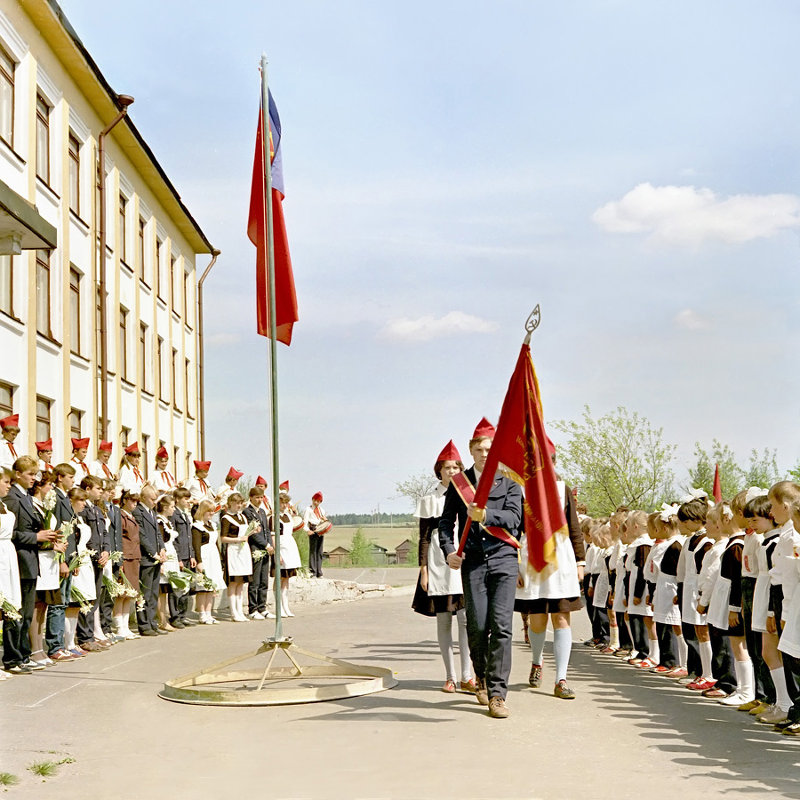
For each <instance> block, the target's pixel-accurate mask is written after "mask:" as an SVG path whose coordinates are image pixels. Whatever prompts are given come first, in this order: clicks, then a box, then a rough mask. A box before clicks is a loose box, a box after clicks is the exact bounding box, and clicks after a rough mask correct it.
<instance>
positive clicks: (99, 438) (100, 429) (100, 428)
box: [95, 417, 109, 442]
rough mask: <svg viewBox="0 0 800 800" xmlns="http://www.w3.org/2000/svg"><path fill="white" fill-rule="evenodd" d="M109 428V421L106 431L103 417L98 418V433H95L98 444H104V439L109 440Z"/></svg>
mask: <svg viewBox="0 0 800 800" xmlns="http://www.w3.org/2000/svg"><path fill="white" fill-rule="evenodd" d="M108 427H109V421H108V420H106V429H105V431H104V430H103V420H102V418H101V417H98V418H97V432H96V433H95V436H97V441H98V442H102V441H103V439H106V438H107V434H108Z"/></svg>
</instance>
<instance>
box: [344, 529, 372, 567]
mask: <svg viewBox="0 0 800 800" xmlns="http://www.w3.org/2000/svg"><path fill="white" fill-rule="evenodd" d="M350 564H351V566H353V567H371V566H374V564H375V559H374V558H373V557H372V542H370V540H369V539H367V537H366V536H365V534H364V530H363V528H360V527H359V528H356V532H355V533H354V534H353V539H352V541H351V542H350Z"/></svg>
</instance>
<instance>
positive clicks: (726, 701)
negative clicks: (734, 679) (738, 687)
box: [717, 692, 749, 708]
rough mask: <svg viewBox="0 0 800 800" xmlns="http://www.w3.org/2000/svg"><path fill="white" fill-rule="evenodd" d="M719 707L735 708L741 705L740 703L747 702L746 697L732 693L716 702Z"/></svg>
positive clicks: (739, 693) (738, 693)
mask: <svg viewBox="0 0 800 800" xmlns="http://www.w3.org/2000/svg"><path fill="white" fill-rule="evenodd" d="M717 702H718V703H719V704H720V705H721V706H736V707H737V708H738V707H739V706H740V705H742V703H745V702H749V701H748V700H747V697H746V696H745V695H743V694H742V693H741V692H733V693H732V694H729V695H728V696H727V697H723V698H721V699H720V700H718V701H717Z"/></svg>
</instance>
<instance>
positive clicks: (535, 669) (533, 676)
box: [528, 664, 542, 689]
mask: <svg viewBox="0 0 800 800" xmlns="http://www.w3.org/2000/svg"><path fill="white" fill-rule="evenodd" d="M528 685H529V686H532V687H533V688H534V689H538V688H539V687H540V686H541V685H542V666H541V664H531V672H530V675H528Z"/></svg>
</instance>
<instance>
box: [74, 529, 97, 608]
mask: <svg viewBox="0 0 800 800" xmlns="http://www.w3.org/2000/svg"><path fill="white" fill-rule="evenodd" d="M75 532H76V536H78V540H77V547H78V552H79V553H80V554H81V565H80V569H79V570H78V574H77V575H73V577H72V585H73V586H74V587H75V588H76V589H77V590H78V591H79V592H81V593H82V594H83V596H84V597H85V598H86V599H87V600H96V599H97V589H96V588H95V585H94V566H93V564H92V559H91V558H90V557H89V555H88V553H87V552H86V550H87V547H86V544H87V542H88V541H89V538H90V537H91V535H92V531H91V529H90V528H89V526H88V525H87V524H86V523H85V522H84V521H83V520H82V519H81V518H80V517H78V522H77V525H76V526H75Z"/></svg>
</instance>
